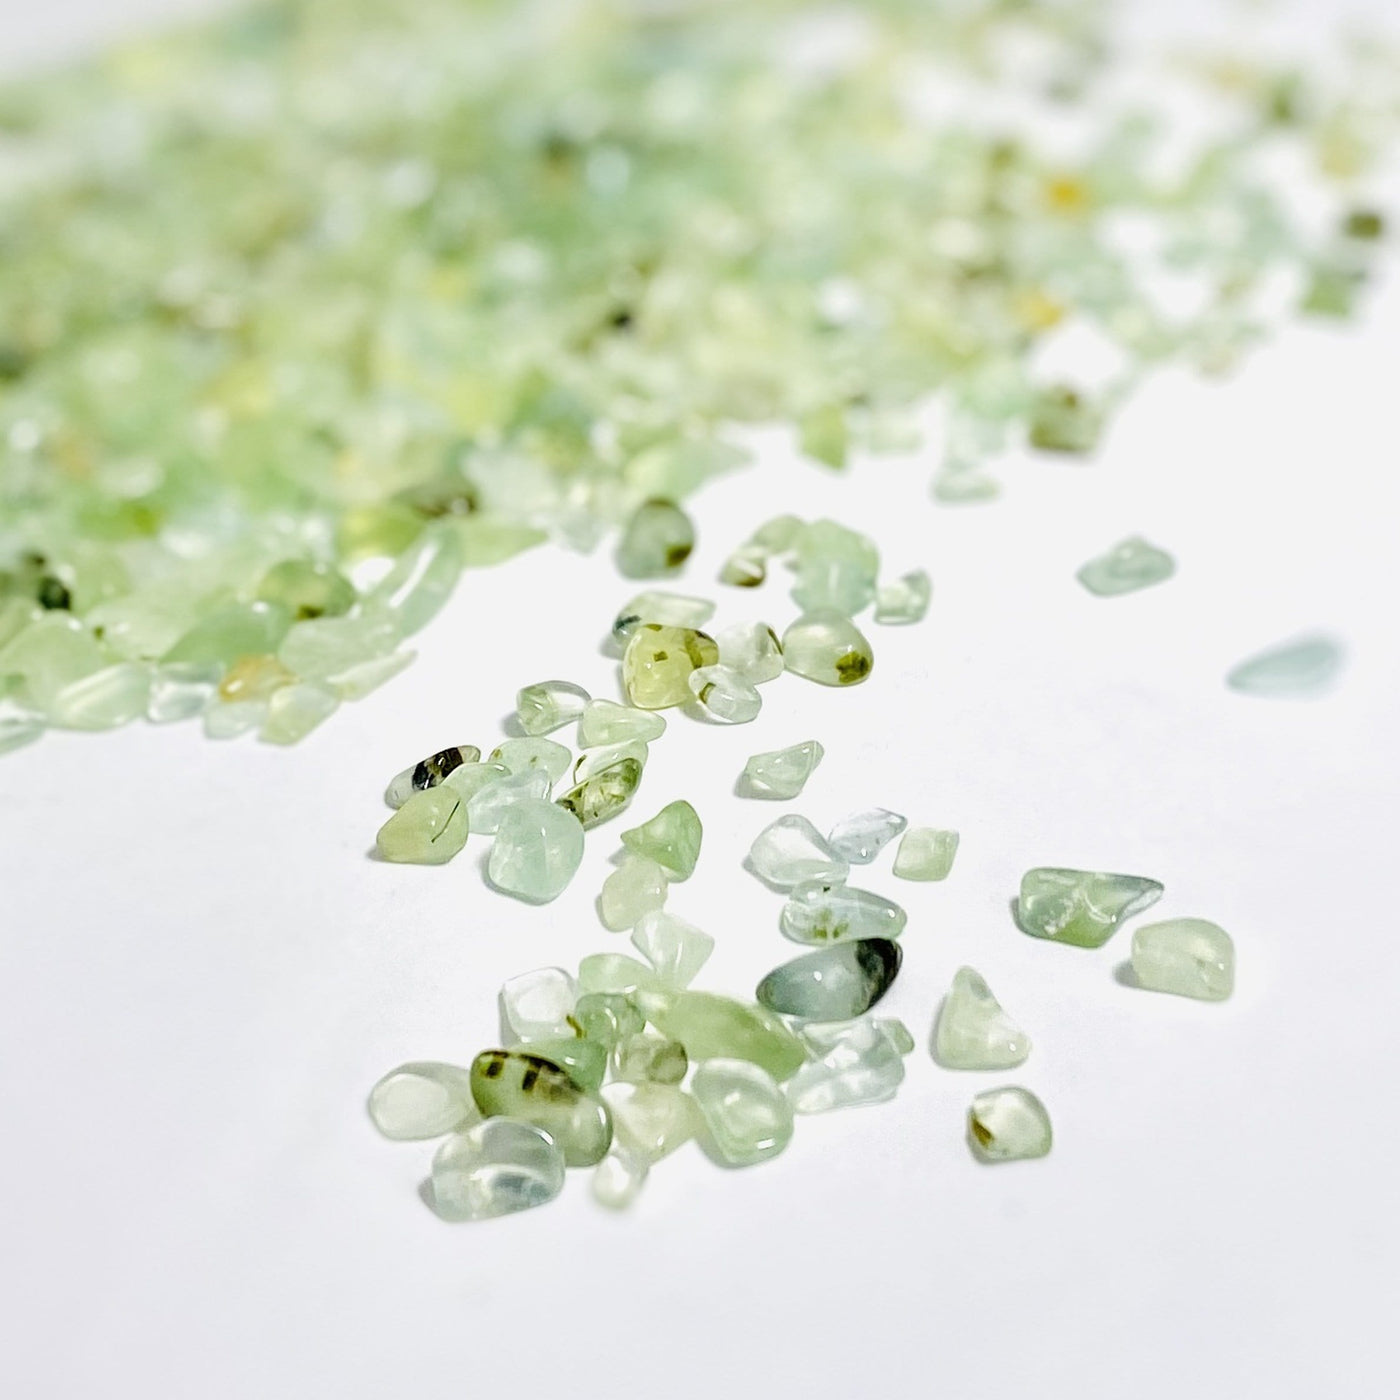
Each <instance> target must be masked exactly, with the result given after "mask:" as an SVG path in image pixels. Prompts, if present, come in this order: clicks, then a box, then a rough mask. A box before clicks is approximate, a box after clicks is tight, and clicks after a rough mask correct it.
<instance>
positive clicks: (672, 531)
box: [617, 500, 695, 578]
mask: <svg viewBox="0 0 1400 1400" xmlns="http://www.w3.org/2000/svg"><path fill="white" fill-rule="evenodd" d="M694 548H695V526H694V525H692V524H691V523H690V517H689V516H688V515H686V513H685V512H684V511H683V510H682V509H681V508H680V507H679V506H678V505H677V504H676V503H675V502H674V501H666V500H650V501H643V502H642V504H641V505H639V506H638V507H637V509H636V510H635V511H634V512H633V514H632V517H631V519H630V520H628V522H627V524H626V526H625V528H624V529H623V532H622V538H621V540H620V541H619V542H618V546H617V567H618V572H619V573H621V574H622V576H623V577H624V578H664V577H666V576H667V575H668V574H673V573H675V572H676V570H677V569H679V568H680V567H681V565H682V564H684V563H685V561H686V560H687V559H689V558H690V552H691V550H693V549H694Z"/></svg>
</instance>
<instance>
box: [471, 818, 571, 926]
mask: <svg viewBox="0 0 1400 1400" xmlns="http://www.w3.org/2000/svg"><path fill="white" fill-rule="evenodd" d="M582 862H583V827H582V826H581V825H580V823H579V821H578V818H577V817H575V816H574V815H573V814H572V813H571V812H569V811H568V810H567V809H566V808H564V807H562V806H560V805H559V804H558V803H557V802H548V801H545V800H544V799H543V798H525V799H523V800H521V801H519V802H516V803H514V804H513V805H511V806H510V807H508V808H507V809H506V810H505V812H504V813H503V814H502V815H501V821H500V826H499V827H498V828H497V830H496V839H495V842H494V843H493V844H492V846H491V856H490V859H489V861H488V862H487V866H486V870H487V874H488V876H489V878H490V880H491V883H492V884H493V885H494V886H495V887H496V888H497V889H498V890H501V891H502V892H503V893H505V894H512V895H516V896H517V897H518V898H520V899H525V900H529V901H532V902H534V903H537V904H547V903H548V902H549V901H550V900H552V899H556V898H558V896H559V895H561V894H563V892H564V890H565V889H566V888H567V887H568V884H569V881H570V880H572V879H573V878H574V872H575V871H576V870H577V869H578V868H579V865H580V864H581V863H582Z"/></svg>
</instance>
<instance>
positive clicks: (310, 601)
mask: <svg viewBox="0 0 1400 1400" xmlns="http://www.w3.org/2000/svg"><path fill="white" fill-rule="evenodd" d="M255 596H256V597H257V599H258V600H259V601H260V602H264V603H276V604H278V606H280V607H283V608H286V610H287V611H288V613H290V614H291V616H292V618H293V620H294V621H302V620H304V619H306V618H311V617H340V616H341V615H342V614H343V613H348V612H349V611H350V609H351V608H353V607H354V606H355V601H356V594H355V588H354V585H353V584H352V583H351V582H350V580H349V579H348V578H346V577H345V575H344V574H342V573H341V572H340V571H339V570H338V569H333V568H332V567H331V566H330V565H329V564H317V563H313V562H311V561H310V560H308V559H284V560H283V561H282V562H281V563H280V564H274V565H273V566H272V567H271V568H270V569H269V570H268V571H267V572H266V573H265V574H264V575H263V576H262V581H261V582H260V583H259V584H258V587H257V592H256V594H255Z"/></svg>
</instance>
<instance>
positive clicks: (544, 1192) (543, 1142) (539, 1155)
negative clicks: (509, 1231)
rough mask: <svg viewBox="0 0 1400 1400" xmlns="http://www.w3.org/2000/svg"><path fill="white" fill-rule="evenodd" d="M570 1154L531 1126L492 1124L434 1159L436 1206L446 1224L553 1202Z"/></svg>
mask: <svg viewBox="0 0 1400 1400" xmlns="http://www.w3.org/2000/svg"><path fill="white" fill-rule="evenodd" d="M564 1167H565V1159H564V1154H563V1153H562V1152H561V1151H560V1150H559V1148H558V1147H557V1146H556V1145H555V1142H554V1140H553V1138H552V1137H551V1136H550V1135H549V1134H547V1133H544V1132H541V1131H540V1129H539V1128H537V1127H534V1126H533V1125H532V1124H530V1123H525V1122H519V1121H517V1120H515V1119H513V1118H488V1119H486V1121H485V1122H483V1123H478V1124H477V1125H476V1126H475V1127H474V1128H471V1129H469V1130H468V1131H467V1132H465V1133H459V1134H457V1135H456V1136H454V1137H450V1138H448V1139H447V1140H446V1141H445V1142H444V1143H443V1144H442V1146H441V1147H439V1148H438V1150H437V1154H436V1155H435V1156H434V1157H433V1170H432V1203H433V1209H434V1211H436V1213H437V1214H438V1215H439V1216H440V1217H441V1218H442V1219H443V1220H453V1221H457V1220H491V1219H494V1218H495V1217H497V1216H501V1215H512V1214H514V1213H515V1212H516V1211H521V1210H530V1209H532V1208H533V1207H535V1206H542V1205H546V1204H548V1203H549V1202H550V1201H552V1200H553V1199H554V1198H555V1197H556V1196H557V1195H558V1194H559V1193H560V1192H561V1191H562V1190H563V1189H564Z"/></svg>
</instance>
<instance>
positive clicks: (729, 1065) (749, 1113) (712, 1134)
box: [690, 1059, 792, 1167]
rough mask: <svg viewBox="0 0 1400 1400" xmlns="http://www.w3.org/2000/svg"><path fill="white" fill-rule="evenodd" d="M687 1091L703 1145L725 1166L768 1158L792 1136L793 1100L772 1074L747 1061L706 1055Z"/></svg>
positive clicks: (736, 1165)
mask: <svg viewBox="0 0 1400 1400" xmlns="http://www.w3.org/2000/svg"><path fill="white" fill-rule="evenodd" d="M690 1092H691V1096H692V1097H693V1098H694V1100H695V1104H696V1107H697V1109H698V1110H699V1112H700V1116H701V1119H702V1121H703V1123H704V1133H703V1135H702V1138H701V1142H702V1145H703V1146H704V1147H705V1149H706V1151H707V1152H708V1153H709V1154H710V1156H711V1157H713V1158H714V1160H715V1161H717V1162H719V1163H720V1164H721V1165H723V1166H726V1167H751V1166H753V1165H754V1164H755V1163H757V1162H764V1161H767V1160H768V1158H770V1157H776V1156H777V1155H778V1153H779V1152H781V1151H782V1150H783V1148H785V1147H786V1146H787V1145H788V1143H789V1142H790V1141H791V1140H792V1106H791V1105H790V1104H789V1103H788V1101H787V1099H786V1097H784V1094H783V1091H782V1090H781V1089H780V1088H779V1087H778V1085H777V1084H776V1083H775V1082H774V1080H773V1077H772V1075H770V1074H768V1073H767V1072H766V1071H765V1070H764V1069H762V1068H761V1067H760V1066H759V1065H756V1064H754V1063H752V1062H751V1061H748V1060H738V1059H713V1060H709V1061H707V1062H706V1063H705V1064H703V1065H701V1066H700V1067H699V1068H698V1069H697V1070H696V1071H695V1075H694V1078H693V1079H692V1080H691V1085H690Z"/></svg>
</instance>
